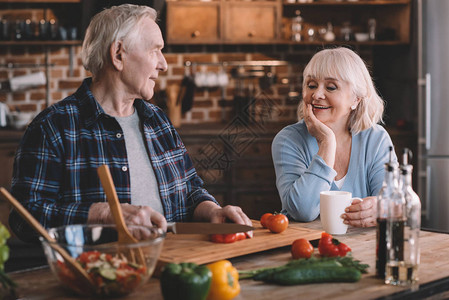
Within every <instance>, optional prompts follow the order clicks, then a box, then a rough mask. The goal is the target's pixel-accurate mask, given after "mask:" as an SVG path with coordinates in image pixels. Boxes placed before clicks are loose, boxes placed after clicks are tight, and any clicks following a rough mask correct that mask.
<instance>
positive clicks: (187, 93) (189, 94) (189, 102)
mask: <svg viewBox="0 0 449 300" xmlns="http://www.w3.org/2000/svg"><path fill="white" fill-rule="evenodd" d="M190 67H191V63H190V62H186V64H185V66H184V78H183V79H182V81H181V87H180V90H179V93H178V100H177V103H178V104H179V103H181V107H182V113H186V112H188V111H189V110H191V109H192V106H193V99H194V95H195V80H194V78H193V76H192V72H191V70H190Z"/></svg>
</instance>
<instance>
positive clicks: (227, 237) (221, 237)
mask: <svg viewBox="0 0 449 300" xmlns="http://www.w3.org/2000/svg"><path fill="white" fill-rule="evenodd" d="M210 240H211V241H212V242H214V243H234V242H235V241H236V240H237V235H236V234H235V233H230V234H212V235H211V236H210Z"/></svg>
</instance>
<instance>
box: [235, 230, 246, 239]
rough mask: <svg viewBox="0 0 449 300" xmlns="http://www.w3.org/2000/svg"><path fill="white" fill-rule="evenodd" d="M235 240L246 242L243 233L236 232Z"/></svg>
mask: <svg viewBox="0 0 449 300" xmlns="http://www.w3.org/2000/svg"><path fill="white" fill-rule="evenodd" d="M235 240H236V241H241V240H246V234H245V233H244V232H237V233H236V234H235Z"/></svg>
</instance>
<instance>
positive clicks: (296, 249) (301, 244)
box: [291, 239, 313, 259]
mask: <svg viewBox="0 0 449 300" xmlns="http://www.w3.org/2000/svg"><path fill="white" fill-rule="evenodd" d="M291 252H292V257H293V258H294V259H298V258H310V257H312V254H313V246H312V244H311V243H310V242H309V241H308V240H306V239H297V240H295V241H294V242H293V243H292V249H291Z"/></svg>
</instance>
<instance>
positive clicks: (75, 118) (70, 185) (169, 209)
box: [9, 78, 218, 241]
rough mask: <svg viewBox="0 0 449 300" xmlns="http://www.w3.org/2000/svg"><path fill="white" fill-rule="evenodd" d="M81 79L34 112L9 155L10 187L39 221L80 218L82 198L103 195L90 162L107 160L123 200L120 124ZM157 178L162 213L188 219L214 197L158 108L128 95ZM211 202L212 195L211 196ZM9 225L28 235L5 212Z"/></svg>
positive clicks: (126, 193)
mask: <svg viewBox="0 0 449 300" xmlns="http://www.w3.org/2000/svg"><path fill="white" fill-rule="evenodd" d="M91 81H92V80H91V78H87V79H85V80H84V82H83V83H82V85H81V86H80V88H79V89H78V90H77V91H76V92H75V93H74V94H73V95H71V96H69V97H67V98H65V99H64V100H62V101H60V102H58V103H56V104H54V105H52V106H50V107H49V108H47V109H45V110H44V111H43V112H41V113H40V114H39V115H38V116H37V117H36V118H35V119H34V120H33V122H32V123H31V124H30V125H29V126H28V128H27V130H26V132H25V134H24V136H23V139H22V141H21V143H20V145H19V148H18V150H17V153H16V157H15V162H14V174H13V181H12V190H11V192H12V194H13V195H14V196H15V197H16V198H17V199H18V200H19V201H20V202H21V203H22V205H23V206H24V207H25V208H27V209H28V211H30V212H31V213H32V215H33V216H34V217H35V218H36V219H37V220H38V221H39V222H40V223H41V224H42V225H43V226H44V227H46V228H49V227H55V226H61V225H66V224H83V223H86V222H87V217H88V212H89V208H90V206H91V205H92V204H93V203H95V202H105V201H106V195H105V193H104V191H103V188H102V186H101V183H100V180H99V178H98V175H97V168H98V167H99V166H100V165H103V164H107V165H108V166H109V168H110V170H111V174H112V177H113V179H114V184H115V186H116V190H117V194H118V197H119V199H120V202H122V203H131V188H130V174H129V169H128V159H127V155H126V148H125V140H124V137H123V132H122V129H121V127H120V125H119V124H118V122H117V121H116V119H115V118H114V117H111V116H109V115H107V114H106V113H105V112H104V111H103V109H102V108H101V106H100V105H99V104H98V102H97V101H96V100H95V98H94V97H93V95H92V93H91V91H90V89H89V86H90V84H91ZM134 107H135V109H136V110H137V112H138V115H139V118H140V120H141V123H142V126H143V133H144V139H145V142H146V143H145V144H146V146H147V149H148V154H149V157H150V160H151V164H152V166H153V169H154V173H155V175H156V179H157V182H158V186H159V194H160V198H161V201H162V206H163V209H164V215H165V217H166V219H167V221H188V220H190V219H192V216H193V211H194V209H195V207H196V206H197V205H198V204H199V203H200V202H202V201H206V200H209V201H213V202H215V203H217V202H216V201H215V199H214V198H213V197H212V196H211V195H210V194H209V193H208V192H207V191H206V190H205V189H204V188H203V187H202V186H203V181H202V180H201V178H200V177H199V176H198V175H197V173H196V170H195V168H194V166H193V163H192V161H191V159H190V158H189V156H188V154H187V151H186V148H185V146H184V144H183V143H182V141H181V138H180V137H179V135H178V133H177V132H176V130H175V129H174V127H173V125H172V124H171V122H170V121H169V120H168V118H167V117H166V115H165V114H164V113H163V112H162V111H161V109H160V108H158V107H156V106H154V105H152V104H150V103H148V102H145V101H143V100H140V99H136V100H135V101H134ZM217 204H218V203H217ZM9 223H10V226H11V229H12V230H13V231H14V232H15V233H16V235H17V236H18V237H20V238H21V239H23V240H30V241H35V239H36V235H35V234H34V232H33V230H32V229H31V228H30V227H29V226H28V225H27V224H26V223H25V222H24V221H23V220H22V219H21V217H20V216H18V215H17V213H15V212H12V213H11V216H10V220H9Z"/></svg>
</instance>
